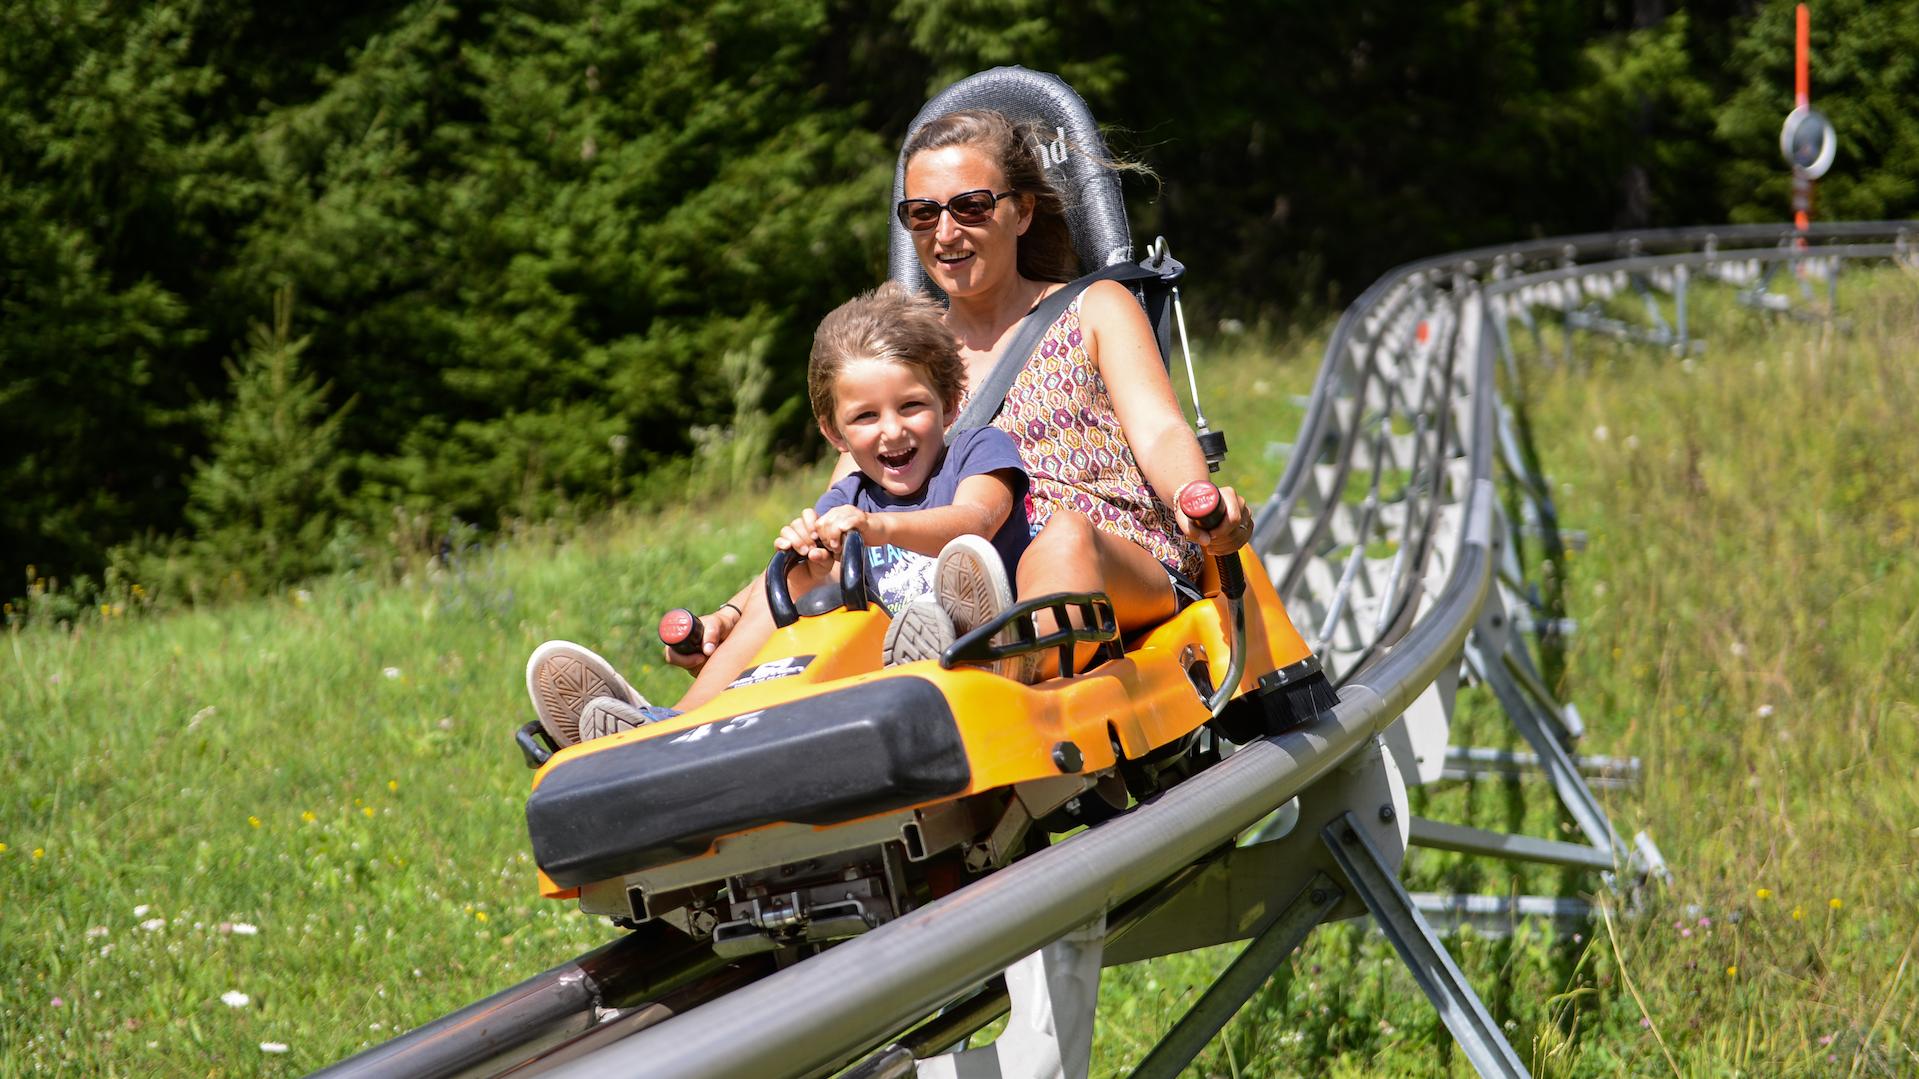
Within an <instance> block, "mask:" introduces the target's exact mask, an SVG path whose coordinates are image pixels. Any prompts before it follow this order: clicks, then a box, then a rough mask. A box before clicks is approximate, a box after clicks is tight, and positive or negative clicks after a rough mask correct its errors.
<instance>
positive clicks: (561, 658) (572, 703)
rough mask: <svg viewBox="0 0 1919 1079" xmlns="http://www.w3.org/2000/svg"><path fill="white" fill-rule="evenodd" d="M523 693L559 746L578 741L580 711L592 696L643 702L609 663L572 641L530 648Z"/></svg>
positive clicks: (642, 703) (644, 699) (640, 703)
mask: <svg viewBox="0 0 1919 1079" xmlns="http://www.w3.org/2000/svg"><path fill="white" fill-rule="evenodd" d="M526 695H527V696H529V697H531V698H533V711H534V712H535V713H537V714H538V715H539V717H540V726H542V727H544V728H546V733H547V734H548V736H550V737H551V738H552V739H553V742H554V744H555V745H562V746H570V745H572V744H574V743H575V742H578V741H579V740H580V713H582V712H584V711H585V710H586V706H587V703H588V702H589V701H591V700H593V698H595V697H612V698H614V699H615V700H620V701H624V702H626V703H627V704H633V705H644V704H646V698H645V697H642V696H640V695H639V693H638V691H636V690H635V689H634V688H633V687H632V686H631V685H629V684H628V683H627V681H626V679H624V678H621V677H620V672H618V671H616V670H614V669H613V665H612V664H611V663H608V662H607V661H606V660H604V659H602V658H600V657H599V656H598V655H596V654H595V653H594V652H593V651H592V650H591V649H587V648H582V647H580V646H579V645H577V644H574V643H573V642H572V641H548V642H546V643H545V644H543V645H541V646H540V647H538V648H535V649H534V650H533V654H532V655H531V656H529V657H528V658H527V661H526Z"/></svg>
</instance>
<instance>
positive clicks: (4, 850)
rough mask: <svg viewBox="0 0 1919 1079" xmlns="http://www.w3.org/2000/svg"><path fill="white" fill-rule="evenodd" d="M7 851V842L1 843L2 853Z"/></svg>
mask: <svg viewBox="0 0 1919 1079" xmlns="http://www.w3.org/2000/svg"><path fill="white" fill-rule="evenodd" d="M5 853H7V845H6V844H5V843H0V854H5Z"/></svg>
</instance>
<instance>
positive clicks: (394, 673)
mask: <svg viewBox="0 0 1919 1079" xmlns="http://www.w3.org/2000/svg"><path fill="white" fill-rule="evenodd" d="M380 673H381V674H384V675H386V676H387V679H388V681H391V680H393V679H395V678H398V677H400V668H398V667H385V668H382V669H381V671H380Z"/></svg>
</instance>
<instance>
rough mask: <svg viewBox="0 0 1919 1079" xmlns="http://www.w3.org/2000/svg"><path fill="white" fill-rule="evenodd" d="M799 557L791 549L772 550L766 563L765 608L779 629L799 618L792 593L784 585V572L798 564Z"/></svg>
mask: <svg viewBox="0 0 1919 1079" xmlns="http://www.w3.org/2000/svg"><path fill="white" fill-rule="evenodd" d="M801 557H802V556H801V555H799V554H798V553H796V552H794V551H791V550H780V551H774V552H773V561H771V562H769V563H767V565H766V609H767V611H769V612H771V614H772V615H773V624H774V625H776V626H778V627H780V628H781V629H785V628H786V627H787V626H790V625H792V624H793V623H795V622H797V621H799V620H800V611H799V608H797V607H795V606H793V593H792V592H791V591H789V590H788V589H787V587H786V574H787V573H788V572H789V571H790V570H792V568H793V567H794V566H797V565H799V564H800V559H801Z"/></svg>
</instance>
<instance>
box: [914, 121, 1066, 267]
mask: <svg viewBox="0 0 1919 1079" xmlns="http://www.w3.org/2000/svg"><path fill="white" fill-rule="evenodd" d="M1040 144H1041V139H1040V138H1039V131H1038V129H1037V128H1036V127H1034V126H1033V125H1031V124H1023V123H1022V124H1015V123H1013V122H1012V121H1011V120H1008V119H1007V118H1006V117H1005V115H1003V114H1001V113H998V112H995V111H993V110H992V109H961V110H959V111H957V112H949V113H947V114H946V115H944V116H939V117H936V118H934V119H932V120H928V121H927V122H926V124H925V125H924V126H922V127H921V128H920V129H919V130H918V131H915V132H914V133H913V137H912V138H911V139H910V140H908V141H907V143H906V160H907V163H908V166H909V167H910V166H911V163H912V160H913V158H915V157H917V156H919V155H920V154H921V153H923V152H925V151H927V150H940V149H944V148H946V147H948V146H970V147H973V148H974V149H976V150H978V151H980V152H981V153H982V154H985V155H986V157H987V159H988V160H990V161H992V162H993V163H994V164H995V165H998V166H999V170H1000V172H1001V173H1003V174H1004V175H1005V176H1006V186H1008V187H1010V188H1012V189H1013V190H1014V191H1017V192H1019V193H1020V194H1022V195H1030V196H1032V198H1033V223H1032V224H1031V225H1028V226H1027V228H1026V234H1025V235H1023V236H1021V237H1020V238H1019V272H1020V276H1022V277H1026V278H1029V279H1031V280H1034V281H1071V280H1073V279H1074V278H1076V277H1078V276H1079V255H1078V253H1077V252H1075V251H1074V250H1073V234H1072V230H1071V229H1069V228H1068V227H1067V224H1066V207H1065V203H1064V201H1063V200H1062V199H1061V198H1060V194H1059V192H1058V191H1057V190H1055V189H1054V188H1053V185H1052V184H1051V183H1049V182H1047V179H1046V171H1045V169H1044V167H1043V166H1042V165H1041V164H1040V161H1039V158H1038V157H1037V156H1036V155H1035V154H1034V152H1033V151H1034V148H1035V147H1037V146H1039V145H1040Z"/></svg>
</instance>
